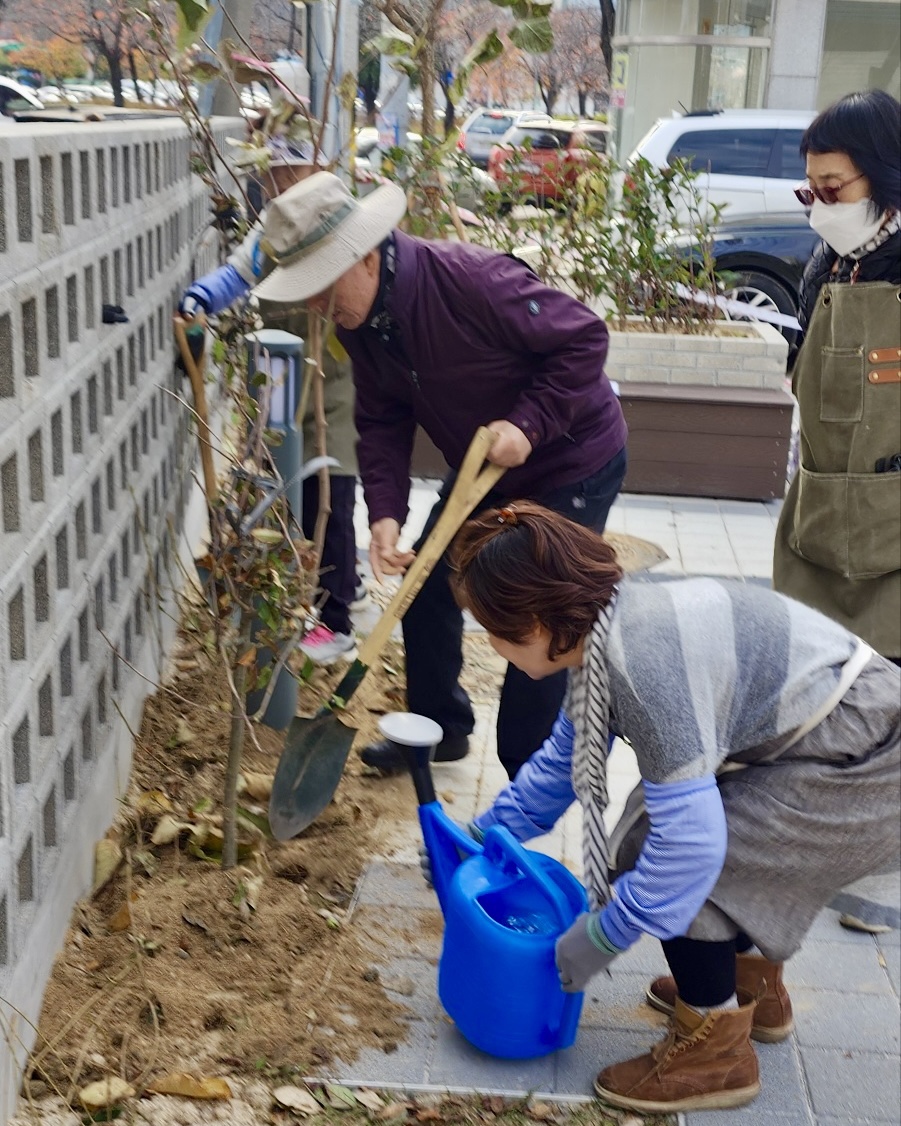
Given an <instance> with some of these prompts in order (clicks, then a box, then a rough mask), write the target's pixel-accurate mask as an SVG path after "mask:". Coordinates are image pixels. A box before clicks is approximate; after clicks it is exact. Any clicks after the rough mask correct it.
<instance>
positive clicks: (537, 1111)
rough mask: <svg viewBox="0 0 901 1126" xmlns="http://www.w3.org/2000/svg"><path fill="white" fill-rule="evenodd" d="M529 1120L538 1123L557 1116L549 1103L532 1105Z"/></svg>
mask: <svg viewBox="0 0 901 1126" xmlns="http://www.w3.org/2000/svg"><path fill="white" fill-rule="evenodd" d="M528 1113H529V1118H534V1119H535V1120H536V1121H537V1122H544V1121H546V1120H547V1119H548V1118H553V1117H554V1116H555V1112H554V1108H553V1107H552V1106H550V1105H549V1104H548V1103H532V1104H531V1105H530V1106H529V1108H528Z"/></svg>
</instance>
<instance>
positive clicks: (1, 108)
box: [0, 77, 44, 117]
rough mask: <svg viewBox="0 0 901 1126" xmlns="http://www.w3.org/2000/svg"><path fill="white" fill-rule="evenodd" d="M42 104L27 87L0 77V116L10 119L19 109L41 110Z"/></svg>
mask: <svg viewBox="0 0 901 1126" xmlns="http://www.w3.org/2000/svg"><path fill="white" fill-rule="evenodd" d="M43 104H44V103H43V102H42V101H41V99H40V98H39V97H38V96H37V95H36V94H35V92H34V90H32V89H31V88H30V87H29V86H23V85H22V84H21V82H14V81H13V80H12V79H11V78H3V77H0V116H5V117H11V116H12V115H13V114H14V113H15V112H16V110H21V109H42V108H43Z"/></svg>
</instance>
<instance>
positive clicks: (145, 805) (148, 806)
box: [134, 790, 172, 817]
mask: <svg viewBox="0 0 901 1126" xmlns="http://www.w3.org/2000/svg"><path fill="white" fill-rule="evenodd" d="M134 807H135V809H136V810H137V812H138V813H140V814H141V815H142V816H146V817H159V816H160V815H161V814H163V813H171V812H172V802H171V801H169V799H168V797H167V796H166V795H165V794H164V793H163V791H162V790H145V791H144V793H142V794H138V796H137V797H136V798H135V800H134Z"/></svg>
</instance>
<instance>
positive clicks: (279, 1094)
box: [272, 1086, 322, 1114]
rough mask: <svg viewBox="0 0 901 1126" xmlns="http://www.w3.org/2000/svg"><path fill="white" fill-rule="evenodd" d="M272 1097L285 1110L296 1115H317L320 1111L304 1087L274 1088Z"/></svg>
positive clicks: (320, 1108)
mask: <svg viewBox="0 0 901 1126" xmlns="http://www.w3.org/2000/svg"><path fill="white" fill-rule="evenodd" d="M272 1097H273V1098H274V1099H275V1101H276V1102H277V1103H278V1105H279V1106H281V1107H284V1108H285V1110H294V1111H296V1112H297V1113H298V1114H319V1112H320V1111H321V1110H322V1107H321V1106H320V1105H319V1103H318V1102H317V1101H316V1100H315V1099H314V1098H313V1096H312V1095H311V1094H310V1092H309V1091H308V1090H307V1089H306V1088H305V1087H291V1086H287V1087H276V1089H275V1090H274V1091H273V1092H272Z"/></svg>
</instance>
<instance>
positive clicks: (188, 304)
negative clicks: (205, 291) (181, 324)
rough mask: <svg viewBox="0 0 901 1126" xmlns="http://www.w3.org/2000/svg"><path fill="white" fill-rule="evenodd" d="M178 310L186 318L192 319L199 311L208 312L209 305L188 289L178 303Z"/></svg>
mask: <svg viewBox="0 0 901 1126" xmlns="http://www.w3.org/2000/svg"><path fill="white" fill-rule="evenodd" d="M178 311H179V313H181V315H182V316H183V317H184V318H185V319H186V320H191V319H193V318H194V317H196V316H197V314H198V313H206V312H207V307H206V304H205V303H204V302H203V300H202V299H201V298H200V297H198V296H197V295H196V294H194V293H192V292H191V291H190V290H188V291H187V293H185V294H184V295H183V296H182V299H181V301H179V303H178Z"/></svg>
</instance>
